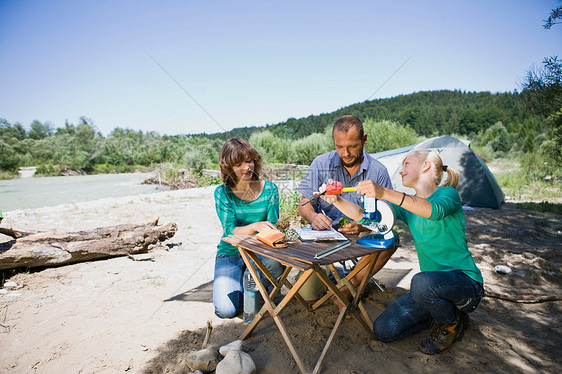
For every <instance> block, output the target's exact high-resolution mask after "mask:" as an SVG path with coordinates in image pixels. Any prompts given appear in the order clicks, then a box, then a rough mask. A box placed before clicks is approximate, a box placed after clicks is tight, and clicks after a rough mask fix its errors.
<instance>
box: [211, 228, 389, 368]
mask: <svg viewBox="0 0 562 374" xmlns="http://www.w3.org/2000/svg"><path fill="white" fill-rule="evenodd" d="M222 240H224V241H226V242H228V243H230V244H232V245H234V246H236V247H238V250H239V252H240V255H241V256H242V258H243V259H244V262H245V264H246V266H247V267H248V270H249V271H250V273H251V274H252V277H253V278H254V279H255V280H256V285H257V287H258V289H259V291H260V293H261V295H262V297H263V300H264V305H263V307H262V308H261V310H260V311H259V313H258V314H257V315H256V317H255V318H254V320H253V321H252V322H251V323H250V324H249V325H248V327H247V328H246V330H245V331H244V332H243V333H242V335H241V336H240V338H241V339H242V340H243V339H245V338H246V337H248V335H250V334H251V333H252V331H253V330H254V328H255V327H256V325H257V324H258V323H259V322H260V320H261V319H262V318H263V316H264V315H265V314H266V313H269V315H271V317H272V318H273V320H274V321H275V324H276V325H277V328H278V329H279V331H280V332H281V335H282V336H283V339H284V340H285V343H286V344H287V346H288V347H289V350H290V351H291V354H292V355H293V358H294V359H295V361H296V363H297V366H298V367H299V369H300V371H301V372H302V373H306V372H307V371H306V369H305V367H304V365H303V362H302V360H301V359H300V357H299V355H298V353H297V351H296V349H295V347H294V345H293V343H292V341H291V338H290V336H289V334H288V332H287V329H286V328H285V326H284V324H283V322H282V321H281V318H280V317H279V314H280V313H281V312H282V311H283V309H285V307H286V306H287V305H288V303H289V302H290V301H291V300H292V299H293V298H296V299H297V300H298V301H300V303H301V304H302V305H303V306H304V307H305V308H306V309H307V310H308V311H310V312H312V311H314V310H315V309H317V308H318V307H319V306H320V305H322V304H323V303H324V302H325V301H326V300H328V299H330V298H331V297H332V296H333V297H335V298H336V299H337V300H339V302H340V303H341V305H343V308H342V309H341V311H340V313H339V315H338V317H337V319H336V322H335V325H334V327H333V329H332V332H331V333H330V336H329V337H328V340H327V342H326V345H325V346H324V349H323V350H322V353H321V355H320V357H319V359H318V362H317V363H316V366H315V367H314V370H313V373H318V372H320V370H321V368H322V364H323V362H324V359H325V358H326V354H327V353H328V350H329V349H330V345H331V344H332V341H333V339H334V337H335V335H336V332H337V330H338V328H339V326H340V324H341V323H342V321H343V320H344V318H345V316H346V314H348V313H349V314H350V315H351V316H352V317H353V318H354V319H355V320H356V321H357V322H358V323H359V325H360V326H361V327H362V328H363V329H364V330H365V332H366V333H367V334H368V335H369V337H371V338H372V339H375V335H374V333H373V330H372V325H373V324H372V321H371V319H370V318H369V316H368V314H367V312H366V310H365V307H364V305H363V303H362V301H361V296H362V294H363V292H364V291H365V286H366V284H367V281H368V279H369V277H363V280H362V282H361V284H360V285H359V287H358V288H357V289H356V288H355V287H354V286H353V285H352V284H351V281H350V280H351V278H353V277H354V276H355V275H356V274H357V273H358V272H360V271H361V270H362V269H363V268H365V267H367V272H368V273H367V274H370V273H371V271H372V270H373V267H374V266H375V263H376V261H377V258H378V256H379V254H380V253H381V252H382V251H384V250H385V249H377V248H369V247H363V246H360V245H358V244H356V243H354V242H352V243H351V244H350V245H349V246H347V247H345V248H343V249H341V250H339V251H337V252H335V253H333V254H330V255H328V256H326V257H323V258H321V259H317V258H315V255H316V254H317V253H319V252H322V251H324V250H327V249H329V248H331V247H333V246H334V245H335V244H336V243H335V242H323V243H303V242H300V241H295V242H290V243H287V244H288V245H287V248H279V249H277V248H275V249H274V248H271V247H269V246H267V245H265V244H263V243H262V242H260V241H259V240H257V239H256V237H255V236H254V235H230V236H228V237H226V238H223V239H222ZM256 254H260V255H263V256H266V257H269V258H272V259H274V260H277V261H279V262H280V263H282V264H283V265H285V266H286V269H285V271H284V272H283V275H282V276H281V277H280V279H278V280H276V279H275V278H273V276H272V275H271V273H270V272H269V271H268V270H267V269H266V268H265V266H264V265H263V263H262V262H261V261H260V260H259V258H258V257H257V255H256ZM363 256H367V259H368V260H367V261H362V262H361V263H362V264H363V266H356V267H355V268H354V269H353V270H352V271H351V272H350V273H349V274H347V275H346V276H345V277H344V278H341V277H340V275H339V273H338V272H337V270H336V268H335V266H334V264H335V263H338V262H343V261H347V260H350V259H353V258H357V257H363ZM322 265H327V266H328V267H329V268H330V270H331V272H332V274H333V276H334V279H335V280H336V281H337V282H336V283H334V282H333V281H332V280H330V278H329V277H328V275H327V274H326V272H325V271H324V270H323V269H322V267H321V266H322ZM292 268H295V269H299V270H302V271H303V273H302V275H301V276H300V277H299V278H298V280H297V281H296V282H295V284H294V285H293V284H291V283H290V282H289V280H288V279H287V277H288V275H289V273H290V271H291V269H292ZM258 269H259V270H261V271H262V272H263V274H264V275H265V276H266V277H267V279H269V281H270V282H271V283H272V284H273V285H274V288H273V291H271V293H270V294H268V292H267V290H266V289H265V287H264V285H263V283H262V282H261V280H260V278H259V276H258V272H257V270H258ZM312 274H316V275H317V276H318V277H319V278H320V279H321V280H322V282H323V283H324V284H325V285H326V287H327V288H328V292H327V293H326V295H325V296H323V297H322V298H321V299H320V300H318V301H316V302H315V303H314V304H312V305H311V304H310V303H308V302H307V301H305V300H304V299H303V298H302V297H301V296H300V294H299V293H298V291H299V289H300V288H301V287H302V286H303V285H304V283H305V282H306V281H307V279H308V278H310V276H311V275H312ZM283 286H285V287H286V288H287V289H288V293H287V294H286V295H285V296H284V297H283V299H282V300H281V301H280V302H279V304H277V305H276V304H275V303H274V302H273V299H274V297H275V295H276V294H277V293H278V292H279V290H280V289H281V288H282V287H283ZM345 286H347V287H348V289H349V290H350V291H351V296H352V298H348V297H346V296H345V295H344V294H343V293H342V292H341V289H342V288H343V287H345ZM358 310H359V311H358ZM311 315H312V314H311Z"/></svg>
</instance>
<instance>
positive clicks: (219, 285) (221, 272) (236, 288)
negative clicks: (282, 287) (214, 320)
mask: <svg viewBox="0 0 562 374" xmlns="http://www.w3.org/2000/svg"><path fill="white" fill-rule="evenodd" d="M257 256H258V258H259V259H260V261H261V262H263V264H264V265H265V267H266V269H267V270H269V272H270V273H271V275H273V277H275V278H279V277H280V276H281V274H283V271H284V266H283V265H281V264H280V263H279V262H277V261H275V260H272V259H270V258H268V257H265V256H261V255H257ZM245 270H246V264H244V260H242V257H241V256H240V255H239V254H236V255H217V257H216V258H215V278H214V281H213V304H214V306H215V314H216V315H217V316H218V317H220V318H233V317H236V316H237V315H238V314H239V313H240V312H241V311H242V306H243V302H242V300H243V291H244V290H243V286H242V279H243V276H244V271H245ZM259 274H260V279H261V280H262V282H263V284H264V285H265V286H266V287H267V285H268V284H270V282H269V281H268V280H267V278H266V277H265V276H264V275H263V273H262V272H261V271H259Z"/></svg>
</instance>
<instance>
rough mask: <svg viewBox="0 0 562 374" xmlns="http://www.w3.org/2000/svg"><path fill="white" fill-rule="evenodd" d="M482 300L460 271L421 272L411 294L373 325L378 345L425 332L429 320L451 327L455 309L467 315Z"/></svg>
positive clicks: (474, 284)
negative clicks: (378, 341) (380, 342)
mask: <svg viewBox="0 0 562 374" xmlns="http://www.w3.org/2000/svg"><path fill="white" fill-rule="evenodd" d="M483 296H484V288H483V287H482V285H481V284H480V283H478V282H476V281H474V280H473V279H472V278H470V277H469V276H468V275H466V274H464V273H463V272H461V271H423V272H421V273H418V274H416V275H414V277H413V278H412V282H411V284H410V292H409V293H407V294H406V295H404V296H402V297H401V298H399V299H398V300H396V301H395V302H394V303H392V304H391V305H390V306H389V307H388V308H386V309H385V311H384V312H382V313H381V315H380V316H379V317H378V318H377V319H376V320H375V322H374V323H373V331H374V332H375V335H376V336H377V338H378V339H379V340H380V341H383V342H391V341H393V340H397V339H402V338H405V337H407V336H411V335H414V334H415V333H417V332H419V331H421V330H424V329H426V328H428V327H429V326H430V324H431V321H432V319H435V320H437V321H439V322H441V323H445V324H451V323H454V322H456V321H457V319H458V315H457V309H459V310H462V311H463V312H467V313H470V312H472V311H473V310H474V309H476V307H477V306H478V305H479V304H480V300H482V297H483Z"/></svg>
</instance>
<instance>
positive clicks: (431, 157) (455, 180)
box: [409, 150, 460, 188]
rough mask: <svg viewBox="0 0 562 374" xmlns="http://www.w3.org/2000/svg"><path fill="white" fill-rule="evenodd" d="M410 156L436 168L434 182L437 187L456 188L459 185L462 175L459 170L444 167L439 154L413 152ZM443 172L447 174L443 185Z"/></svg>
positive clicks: (429, 151)
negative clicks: (429, 163)
mask: <svg viewBox="0 0 562 374" xmlns="http://www.w3.org/2000/svg"><path fill="white" fill-rule="evenodd" d="M409 155H415V157H417V158H418V160H420V161H421V162H425V161H429V162H431V163H432V164H433V166H434V167H435V168H434V170H435V175H434V178H435V179H434V181H435V184H436V185H438V186H439V185H441V186H451V187H454V188H456V187H457V185H458V184H459V179H460V173H459V172H458V170H456V169H453V168H451V167H448V166H447V165H443V160H442V159H441V157H440V156H439V154H438V153H437V152H435V151H431V150H422V151H413V152H411V153H410V154H409ZM443 172H446V173H447V179H445V182H443V183H441V182H442V180H443Z"/></svg>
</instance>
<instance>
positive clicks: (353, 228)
mask: <svg viewBox="0 0 562 374" xmlns="http://www.w3.org/2000/svg"><path fill="white" fill-rule="evenodd" d="M332 137H333V139H334V146H335V148H336V149H335V151H331V152H328V153H325V154H323V155H320V156H318V157H316V158H315V159H314V161H312V164H310V167H309V169H308V171H307V173H306V175H305V176H304V178H303V180H302V182H301V183H300V184H299V187H298V188H297V191H299V192H300V193H301V194H302V199H301V202H300V204H299V208H298V211H299V214H300V215H301V217H302V218H304V219H305V220H306V221H307V222H309V223H310V224H311V225H312V228H314V229H315V230H329V229H330V228H331V227H332V226H334V227H338V228H339V231H340V232H342V233H344V234H348V235H358V234H359V233H360V232H361V231H369V230H368V229H366V228H364V227H363V226H361V225H359V224H357V222H355V221H351V222H350V223H348V224H345V225H341V227H340V225H339V221H340V219H341V218H342V217H344V214H343V213H341V212H340V211H339V210H338V209H337V208H336V207H335V206H333V205H332V204H328V203H327V202H325V201H324V200H322V199H321V198H320V199H317V200H316V202H314V200H313V201H312V202H311V201H310V200H311V199H313V192H315V191H318V188H319V187H320V186H321V185H322V184H323V183H328V180H329V179H332V180H334V181H339V182H341V183H342V184H343V187H355V186H357V184H358V183H359V182H361V181H364V180H372V181H374V182H375V183H377V184H379V185H381V186H384V187H387V188H392V182H391V181H390V176H389V175H388V171H387V170H386V167H385V166H384V165H383V164H382V163H381V162H380V161H378V160H376V159H375V158H373V157H371V156H370V155H369V154H367V152H365V151H363V146H364V145H365V141H366V140H367V134H365V132H364V130H363V123H362V122H361V120H360V119H359V118H357V117H355V116H351V115H345V116H342V117H340V118H339V119H338V120H336V122H335V123H334V127H333V129H332ZM341 196H342V197H343V198H344V199H346V200H348V201H351V202H352V203H355V204H357V205H362V202H361V195H359V194H358V193H356V192H355V191H352V192H344V193H343V194H342V195H341ZM394 252H395V250H392V251H384V252H382V253H381V254H380V256H379V259H378V260H377V263H376V265H375V268H374V269H373V274H374V273H376V272H377V271H379V270H380V269H381V268H382V267H383V266H384V264H386V262H387V261H388V259H389V258H390V256H392V254H393V253H394ZM360 274H361V273H359V274H358V276H357V277H355V278H354V283H355V282H356V279H358V280H360V279H361V278H362V276H360Z"/></svg>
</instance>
